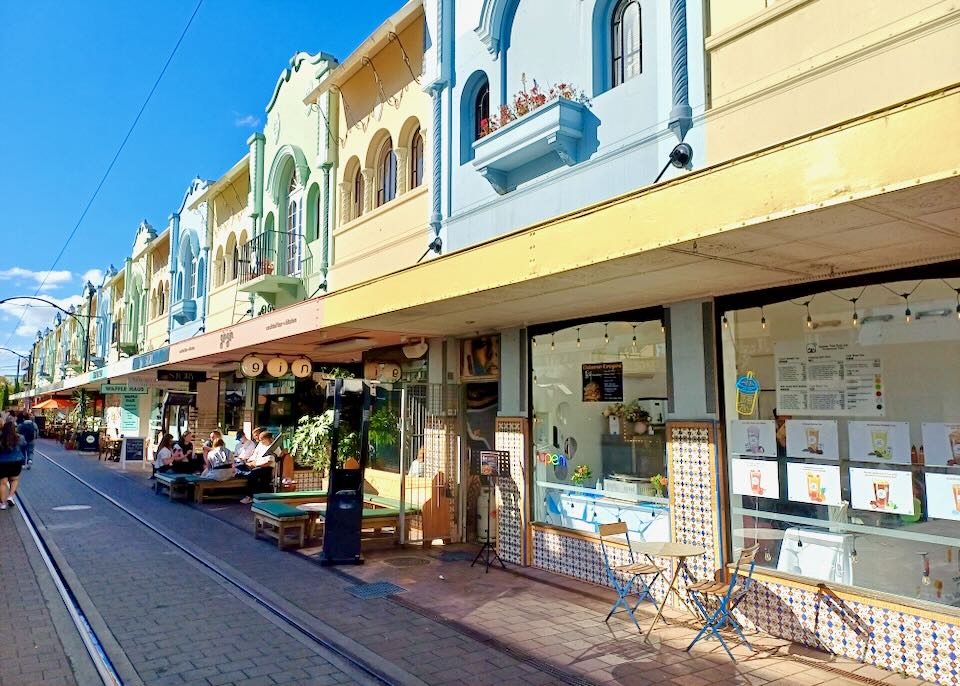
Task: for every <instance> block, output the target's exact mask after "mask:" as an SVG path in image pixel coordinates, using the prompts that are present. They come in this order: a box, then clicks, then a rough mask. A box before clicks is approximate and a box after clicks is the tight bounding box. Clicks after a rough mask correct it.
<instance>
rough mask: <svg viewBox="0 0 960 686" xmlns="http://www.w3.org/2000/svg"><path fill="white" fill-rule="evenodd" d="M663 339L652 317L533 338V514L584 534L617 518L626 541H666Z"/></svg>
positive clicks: (548, 332)
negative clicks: (625, 529)
mask: <svg viewBox="0 0 960 686" xmlns="http://www.w3.org/2000/svg"><path fill="white" fill-rule="evenodd" d="M664 340H665V336H664V333H663V326H662V324H661V320H660V319H659V317H658V318H657V319H655V320H653V321H623V320H619V321H594V322H587V323H580V324H576V325H573V326H566V325H564V326H563V327H562V328H557V329H556V330H552V329H549V328H548V329H540V330H539V331H537V332H536V333H535V334H534V335H533V336H532V340H531V347H530V354H531V367H532V376H531V396H532V403H533V447H534V457H533V460H534V462H533V465H534V467H533V472H534V503H535V511H534V516H535V519H536V521H538V522H540V523H544V524H550V525H553V526H557V527H562V528H566V529H573V530H576V531H583V532H587V533H596V532H597V530H598V527H599V525H600V524H607V523H611V522H616V521H623V522H626V523H627V524H628V526H629V528H630V532H631V534H630V535H631V538H632V539H633V540H638V541H642V540H647V541H667V540H669V539H670V520H669V516H668V514H669V513H668V500H667V497H668V494H667V492H666V476H667V474H666V444H665V422H666V412H667V356H666V345H665V342H664Z"/></svg>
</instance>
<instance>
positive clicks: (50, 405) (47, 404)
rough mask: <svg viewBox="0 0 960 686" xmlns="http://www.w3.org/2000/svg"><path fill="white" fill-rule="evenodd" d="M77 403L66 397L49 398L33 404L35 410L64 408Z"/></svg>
mask: <svg viewBox="0 0 960 686" xmlns="http://www.w3.org/2000/svg"><path fill="white" fill-rule="evenodd" d="M74 405H76V403H75V402H74V401H72V400H67V399H66V398H48V399H47V400H44V401H43V402H42V403H37V404H36V405H34V406H33V409H34V410H63V409H68V408H71V407H73V406H74Z"/></svg>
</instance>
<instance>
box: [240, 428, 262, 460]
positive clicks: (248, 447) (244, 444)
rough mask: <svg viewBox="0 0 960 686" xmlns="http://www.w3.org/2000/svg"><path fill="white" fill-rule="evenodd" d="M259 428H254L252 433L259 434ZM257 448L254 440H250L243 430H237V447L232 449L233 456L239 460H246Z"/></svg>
mask: <svg viewBox="0 0 960 686" xmlns="http://www.w3.org/2000/svg"><path fill="white" fill-rule="evenodd" d="M259 432H260V429H259V428H256V429H254V430H253V433H254V434H255V435H257V436H259V435H260V434H259ZM256 449H257V442H256V440H253V441H251V440H250V439H249V438H247V435H246V434H245V433H244V432H243V429H238V430H237V447H236V448H235V449H234V457H235V458H236V459H237V460H238V461H240V462H246V461H247V460H249V459H250V458H251V457H253V453H254V451H255V450H256Z"/></svg>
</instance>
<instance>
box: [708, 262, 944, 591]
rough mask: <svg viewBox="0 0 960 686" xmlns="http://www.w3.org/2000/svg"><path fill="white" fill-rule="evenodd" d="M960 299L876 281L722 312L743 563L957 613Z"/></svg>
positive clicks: (940, 282)
mask: <svg viewBox="0 0 960 686" xmlns="http://www.w3.org/2000/svg"><path fill="white" fill-rule="evenodd" d="M847 283H849V282H847ZM958 288H960V274H958V278H947V279H942V278H939V276H938V277H936V278H923V279H913V280H909V281H896V282H890V281H887V282H881V281H877V282H874V283H868V284H867V285H858V286H856V287H843V288H836V289H833V290H821V291H817V292H809V293H800V294H799V295H798V294H797V292H796V291H794V292H793V293H790V295H791V296H792V297H790V299H784V298H779V299H778V301H776V302H768V301H765V300H759V299H754V300H752V301H747V300H744V301H742V302H741V303H740V304H738V305H735V306H731V307H729V308H727V309H726V311H724V312H723V313H722V319H721V323H720V327H719V331H720V335H721V337H722V352H723V381H724V395H725V408H726V425H727V427H726V428H727V431H726V434H727V456H728V459H727V463H728V483H729V486H728V488H729V502H730V515H731V516H730V521H731V524H732V539H731V540H732V542H733V547H734V552H735V553H736V551H737V550H739V549H740V548H741V547H745V546H750V545H753V544H754V543H755V542H757V543H759V544H760V546H761V550H760V555H759V556H758V558H757V559H758V564H759V565H760V566H763V567H766V568H769V569H772V570H778V571H780V572H785V573H789V574H793V575H798V576H802V577H806V578H807V579H812V580H819V581H825V582H833V583H835V584H844V585H850V586H857V587H861V588H865V589H869V590H874V591H883V592H887V593H893V594H898V595H902V596H907V597H910V598H918V599H921V600H926V601H930V602H934V603H940V604H944V605H954V606H960V523H958V522H960V291H958V290H957V289H958ZM747 297H749V296H745V298H747ZM730 301H731V302H736V300H735V299H732V298H731V299H730Z"/></svg>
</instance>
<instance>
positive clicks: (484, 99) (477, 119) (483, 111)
mask: <svg viewBox="0 0 960 686" xmlns="http://www.w3.org/2000/svg"><path fill="white" fill-rule="evenodd" d="M489 127H490V82H489V81H484V82H483V84H482V85H481V86H480V88H479V89H478V90H477V95H476V97H474V99H473V140H479V139H480V138H481V136H483V135H485V134H486V133H487V132H488V131H489Z"/></svg>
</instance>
